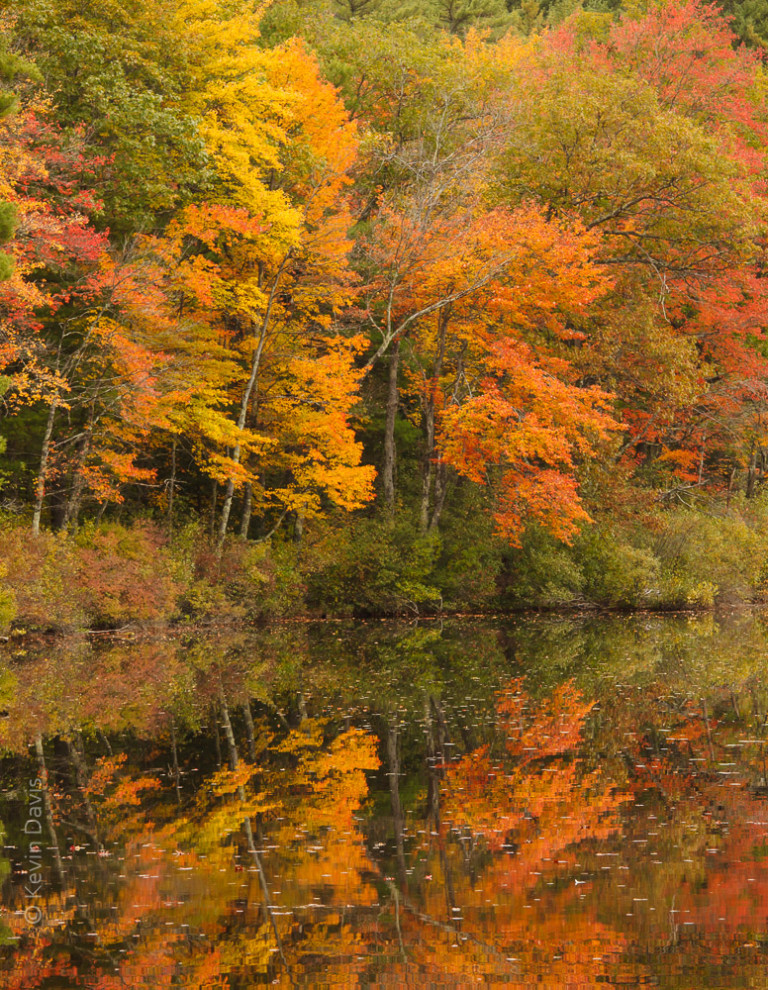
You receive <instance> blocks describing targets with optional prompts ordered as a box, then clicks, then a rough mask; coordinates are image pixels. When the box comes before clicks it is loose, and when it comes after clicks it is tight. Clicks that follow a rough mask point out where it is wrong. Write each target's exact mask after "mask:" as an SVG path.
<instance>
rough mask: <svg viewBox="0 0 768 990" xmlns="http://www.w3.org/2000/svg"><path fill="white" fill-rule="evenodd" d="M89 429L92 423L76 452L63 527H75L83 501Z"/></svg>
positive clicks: (89, 446)
mask: <svg viewBox="0 0 768 990" xmlns="http://www.w3.org/2000/svg"><path fill="white" fill-rule="evenodd" d="M91 431H92V424H91V426H89V427H88V430H87V431H86V434H85V436H84V437H83V442H82V444H81V445H80V453H79V454H78V457H77V464H76V466H75V469H74V480H73V483H72V492H71V494H70V496H69V498H68V499H67V507H66V509H65V511H64V528H65V529H75V528H76V527H77V520H78V518H79V516H80V504H81V503H82V501H83V491H84V490H85V475H84V473H83V469H84V467H85V459H86V457H87V456H88V451H89V450H90V449H91V437H92V432H91Z"/></svg>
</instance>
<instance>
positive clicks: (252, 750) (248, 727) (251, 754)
mask: <svg viewBox="0 0 768 990" xmlns="http://www.w3.org/2000/svg"><path fill="white" fill-rule="evenodd" d="M243 715H244V716H245V734H246V738H247V740H248V762H249V763H255V762H256V732H255V729H254V725H253V713H252V712H251V703H250V701H246V702H245V704H244V705H243Z"/></svg>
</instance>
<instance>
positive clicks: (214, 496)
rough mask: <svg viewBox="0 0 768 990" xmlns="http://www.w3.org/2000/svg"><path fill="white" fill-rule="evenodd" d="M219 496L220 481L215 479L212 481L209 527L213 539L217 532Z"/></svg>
mask: <svg viewBox="0 0 768 990" xmlns="http://www.w3.org/2000/svg"><path fill="white" fill-rule="evenodd" d="M218 498H219V483H218V481H216V479H215V478H214V480H213V481H212V482H211V510H210V512H211V514H210V518H209V527H210V532H211V539H213V534H214V533H215V532H216V503H217V501H218Z"/></svg>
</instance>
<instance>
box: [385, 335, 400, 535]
mask: <svg viewBox="0 0 768 990" xmlns="http://www.w3.org/2000/svg"><path fill="white" fill-rule="evenodd" d="M399 368H400V341H399V340H396V341H395V343H394V344H393V345H392V351H391V353H390V355H389V383H388V388H387V415H386V422H385V425H384V463H383V465H382V468H381V484H382V488H383V491H384V502H385V504H386V506H387V510H388V511H389V512H390V514H391V515H394V514H395V459H396V456H397V451H396V448H395V422H396V420H397V406H398V398H399V395H398V385H397V376H398V371H399Z"/></svg>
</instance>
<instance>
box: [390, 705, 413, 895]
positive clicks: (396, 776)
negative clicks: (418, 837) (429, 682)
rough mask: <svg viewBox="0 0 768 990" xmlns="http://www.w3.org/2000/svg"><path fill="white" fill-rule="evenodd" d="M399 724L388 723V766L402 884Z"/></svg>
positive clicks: (403, 863)
mask: <svg viewBox="0 0 768 990" xmlns="http://www.w3.org/2000/svg"><path fill="white" fill-rule="evenodd" d="M397 735H398V733H397V725H391V724H390V725H387V766H388V767H389V772H388V774H387V776H388V777H389V797H390V801H391V804H392V824H393V827H394V832H395V849H396V855H397V868H398V873H399V874H400V876H399V879H400V882H401V883H402V884H404V883H405V878H406V876H407V875H408V874H407V872H406V868H405V844H404V839H403V828H404V825H405V821H404V819H403V806H402V804H401V803H400V757H399V754H398V747H397Z"/></svg>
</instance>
